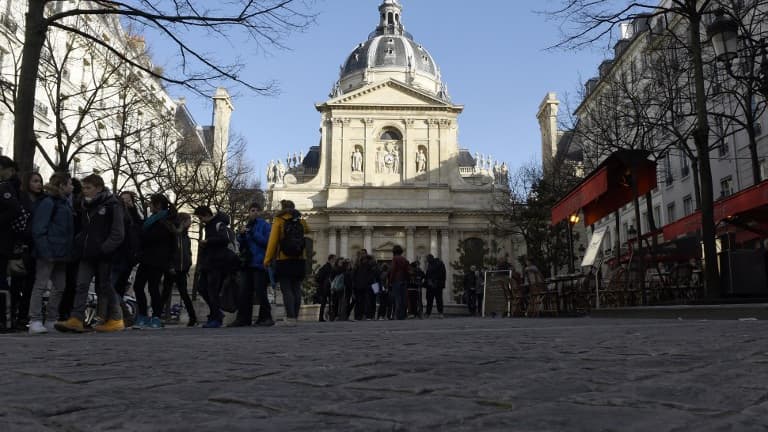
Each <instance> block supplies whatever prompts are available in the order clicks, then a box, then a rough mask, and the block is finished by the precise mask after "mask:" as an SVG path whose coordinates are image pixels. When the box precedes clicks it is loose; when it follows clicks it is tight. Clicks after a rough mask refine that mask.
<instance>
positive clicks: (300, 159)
mask: <svg viewBox="0 0 768 432" xmlns="http://www.w3.org/2000/svg"><path fill="white" fill-rule="evenodd" d="M299 165H304V152H303V151H301V150H299Z"/></svg>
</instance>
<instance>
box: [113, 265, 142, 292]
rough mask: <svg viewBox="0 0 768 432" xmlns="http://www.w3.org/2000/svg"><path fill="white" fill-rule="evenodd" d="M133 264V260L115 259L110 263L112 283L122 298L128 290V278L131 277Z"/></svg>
mask: <svg viewBox="0 0 768 432" xmlns="http://www.w3.org/2000/svg"><path fill="white" fill-rule="evenodd" d="M134 266H136V263H135V262H134V261H133V260H130V261H128V260H117V261H115V263H114V264H112V284H113V287H114V288H115V292H116V293H117V295H118V296H120V298H123V296H124V295H125V293H126V292H127V291H128V279H130V277H131V272H133V267H134Z"/></svg>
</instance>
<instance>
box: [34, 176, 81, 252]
mask: <svg viewBox="0 0 768 432" xmlns="http://www.w3.org/2000/svg"><path fill="white" fill-rule="evenodd" d="M45 191H46V192H47V193H48V196H46V197H44V198H43V199H41V200H39V201H38V203H37V208H36V209H35V212H34V213H33V215H32V229H31V231H32V241H33V245H34V249H33V252H34V255H35V257H37V258H42V259H50V260H64V259H67V258H69V257H70V256H71V255H72V248H73V246H74V237H75V220H74V212H73V211H72V205H71V204H70V203H69V199H68V198H67V197H66V196H64V195H62V194H61V191H60V190H59V188H58V187H56V186H53V185H50V184H47V185H45Z"/></svg>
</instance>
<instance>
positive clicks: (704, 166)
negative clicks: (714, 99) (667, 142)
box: [689, 0, 720, 298]
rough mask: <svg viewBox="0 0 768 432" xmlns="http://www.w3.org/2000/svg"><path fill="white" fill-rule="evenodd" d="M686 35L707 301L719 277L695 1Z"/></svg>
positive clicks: (715, 290) (716, 291) (717, 291)
mask: <svg viewBox="0 0 768 432" xmlns="http://www.w3.org/2000/svg"><path fill="white" fill-rule="evenodd" d="M690 4H691V9H693V12H694V13H692V14H691V15H690V18H689V21H690V26H689V36H690V42H691V59H692V60H693V72H694V84H695V86H696V130H695V131H694V134H693V139H694V143H695V145H696V152H697V156H698V159H699V176H700V178H701V235H702V242H703V243H704V267H705V268H704V272H705V277H704V282H705V286H704V294H705V296H706V297H708V298H712V297H716V296H719V295H720V276H719V274H718V268H717V249H716V248H715V212H714V199H713V192H712V189H713V188H712V169H711V166H710V163H709V119H708V111H707V95H706V92H705V90H704V65H703V63H704V62H703V60H702V57H701V56H702V52H701V16H700V15H698V13H697V2H696V1H693V0H691V3H690Z"/></svg>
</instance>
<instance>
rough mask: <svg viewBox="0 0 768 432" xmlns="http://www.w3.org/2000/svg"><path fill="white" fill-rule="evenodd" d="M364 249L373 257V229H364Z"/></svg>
mask: <svg viewBox="0 0 768 432" xmlns="http://www.w3.org/2000/svg"><path fill="white" fill-rule="evenodd" d="M363 247H364V248H365V250H367V251H368V254H369V255H373V227H363Z"/></svg>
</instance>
